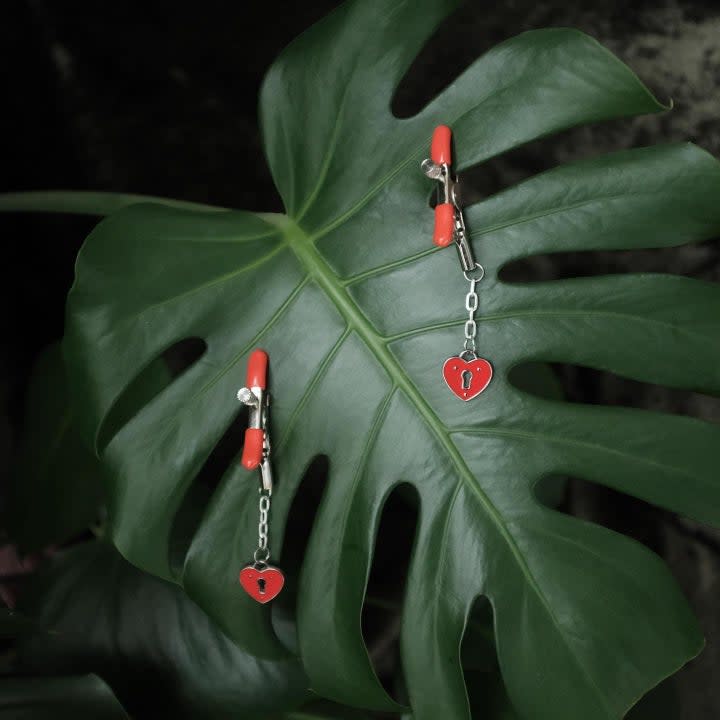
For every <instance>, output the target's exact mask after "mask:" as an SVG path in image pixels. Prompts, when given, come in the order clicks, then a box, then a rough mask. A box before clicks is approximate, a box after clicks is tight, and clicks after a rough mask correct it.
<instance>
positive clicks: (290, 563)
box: [281, 455, 329, 595]
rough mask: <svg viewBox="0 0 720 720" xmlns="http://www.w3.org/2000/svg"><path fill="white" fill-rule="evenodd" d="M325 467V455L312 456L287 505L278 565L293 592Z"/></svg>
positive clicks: (324, 481) (321, 490) (325, 475)
mask: <svg viewBox="0 0 720 720" xmlns="http://www.w3.org/2000/svg"><path fill="white" fill-rule="evenodd" d="M328 471H329V463H328V459H327V457H326V456H325V455H318V456H317V457H315V458H313V460H312V462H311V463H310V464H309V465H308V467H307V469H306V470H305V474H304V475H303V478H302V480H301V481H300V483H299V484H298V487H297V489H296V491H295V496H294V497H293V500H292V503H291V504H290V509H289V510H288V516H287V524H286V526H285V534H284V540H283V546H282V553H281V557H282V566H283V572H284V573H285V584H286V588H287V589H288V590H289V591H290V592H291V593H292V594H293V595H296V594H297V586H298V579H299V577H300V570H301V568H302V563H303V560H304V559H305V557H306V553H307V546H308V543H309V542H310V534H311V533H312V529H313V524H314V523H315V516H316V515H317V511H318V508H319V507H320V502H321V501H322V498H323V495H324V493H325V487H326V486H327V479H328Z"/></svg>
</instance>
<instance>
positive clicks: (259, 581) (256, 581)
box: [240, 563, 285, 605]
mask: <svg viewBox="0 0 720 720" xmlns="http://www.w3.org/2000/svg"><path fill="white" fill-rule="evenodd" d="M240 584H241V585H242V586H243V590H245V592H246V593H247V594H248V595H249V596H250V597H251V598H252V599H253V600H257V601H258V602H259V603H263V605H264V604H265V603H266V602H270V601H271V600H272V599H273V598H275V597H277V596H278V594H279V592H280V591H281V590H282V589H283V585H284V584H285V576H284V575H283V574H282V572H281V571H280V570H278V569H277V568H276V567H272V566H271V565H265V566H264V567H263V565H262V564H261V563H258V565H248V566H247V567H244V568H243V569H242V570H241V571H240Z"/></svg>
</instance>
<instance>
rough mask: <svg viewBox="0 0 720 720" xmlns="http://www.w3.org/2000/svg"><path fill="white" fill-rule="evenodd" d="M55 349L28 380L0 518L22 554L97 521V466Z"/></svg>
mask: <svg viewBox="0 0 720 720" xmlns="http://www.w3.org/2000/svg"><path fill="white" fill-rule="evenodd" d="M73 415H74V412H73V410H72V408H71V406H70V402H69V398H68V388H67V382H66V380H65V368H64V366H63V362H62V354H61V350H60V346H59V345H52V346H51V347H49V348H47V349H46V350H45V351H44V352H43V353H42V355H41V356H40V358H39V359H38V361H37V363H36V364H35V367H34V368H33V372H32V375H31V378H30V387H29V389H28V393H27V398H26V402H25V418H24V423H23V430H22V434H21V443H20V448H19V451H18V456H17V460H16V462H15V466H14V473H13V478H12V480H13V481H12V482H11V483H9V485H8V491H9V496H8V504H7V507H8V509H9V511H8V512H7V513H6V514H5V517H4V518H3V520H4V524H5V525H6V527H7V529H8V532H9V535H10V538H11V540H12V541H13V542H15V543H16V544H17V545H18V546H19V547H20V549H21V550H22V551H23V552H25V553H32V552H37V551H39V550H42V549H43V548H45V547H46V546H48V545H51V544H53V543H60V542H63V541H65V540H68V539H69V538H70V537H72V536H73V535H75V534H78V533H80V532H81V531H83V530H86V529H87V528H88V527H90V526H91V525H92V524H93V523H95V522H97V520H98V509H99V507H100V505H101V503H102V497H103V485H102V480H101V467H102V466H101V464H100V462H99V461H98V460H97V458H96V457H95V455H94V454H93V452H92V449H91V448H90V447H89V446H85V445H84V444H83V442H82V440H81V438H80V435H79V433H78V432H77V429H76V426H75V422H74V419H73Z"/></svg>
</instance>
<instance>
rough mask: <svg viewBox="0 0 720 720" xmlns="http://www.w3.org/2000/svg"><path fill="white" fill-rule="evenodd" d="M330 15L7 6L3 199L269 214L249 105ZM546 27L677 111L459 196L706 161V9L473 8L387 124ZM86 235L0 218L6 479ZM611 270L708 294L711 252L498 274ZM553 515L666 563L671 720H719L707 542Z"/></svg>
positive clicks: (590, 492)
mask: <svg viewBox="0 0 720 720" xmlns="http://www.w3.org/2000/svg"><path fill="white" fill-rule="evenodd" d="M336 4H337V3H336V2H331V1H329V0H326V1H324V2H306V3H290V2H287V3H248V2H232V3H231V2H207V1H206V2H202V3H197V2H193V3H183V2H174V3H170V2H152V1H151V0H146V1H145V2H137V1H136V0H133V1H128V0H125V1H124V2H122V3H106V2H89V1H84V2H80V1H74V2H73V1H69V0H65V1H62V2H52V1H51V0H25V1H24V2H21V1H19V0H10V2H3V3H2V7H1V9H0V10H1V13H2V15H1V16H0V79H1V80H2V96H1V97H2V101H1V102H0V111H1V113H0V115H1V117H0V123H2V130H3V132H2V134H1V135H0V168H2V172H1V173H0V191H11V190H12V191H15V190H39V189H49V188H53V189H92V190H112V191H120V192H136V193H146V194H152V195H162V196H170V197H176V198H182V199H187V200H194V201H199V202H207V203H212V204H217V205H223V206H229V207H236V208H245V209H252V210H262V211H279V210H282V207H281V204H280V200H279V197H278V195H277V193H276V192H275V190H274V188H273V186H272V182H271V180H270V176H269V173H268V171H267V169H266V167H265V164H264V161H263V157H262V151H261V147H260V139H259V132H258V125H257V112H256V107H257V94H258V89H259V86H260V82H261V80H262V77H263V74H264V72H265V71H266V69H267V68H268V66H269V65H270V63H271V62H272V60H273V58H274V57H275V56H276V55H277V54H278V52H279V51H280V50H281V49H282V47H283V46H284V45H285V44H287V43H288V42H289V41H290V40H291V39H292V38H293V37H295V36H296V35H297V34H298V33H299V32H301V31H302V30H303V29H304V28H305V27H307V26H308V25H310V24H312V23H313V22H314V21H315V20H317V19H319V18H320V17H322V16H323V15H324V14H325V13H326V12H328V11H329V10H330V9H332V8H333V7H334V6H335V5H336ZM546 26H572V27H578V28H580V29H582V30H584V31H586V32H588V33H589V34H591V35H593V36H595V37H596V38H598V39H599V40H600V41H601V42H603V43H604V44H605V45H607V46H608V47H609V48H610V49H611V50H613V52H615V53H616V54H618V55H619V56H620V57H621V58H622V59H623V60H624V61H626V62H627V63H628V64H629V65H630V66H631V67H632V68H633V69H634V70H635V71H636V72H638V73H639V74H640V76H641V78H642V79H643V80H644V81H645V82H646V83H647V84H648V85H649V86H650V87H651V89H652V90H653V91H654V92H655V93H656V95H657V96H658V97H659V98H660V99H661V100H667V99H669V98H672V99H673V101H674V103H675V108H674V110H673V111H672V112H671V113H667V114H665V115H663V116H660V117H653V118H640V119H635V120H630V121H622V122H618V123H611V124H608V125H604V126H602V127H593V128H583V129H579V130H576V131H572V132H567V133H563V134H562V135H560V136H558V137H556V138H551V139H546V140H542V141H539V142H535V143H532V144H530V145H528V146H525V147H524V148H521V149H520V150H517V151H514V152H512V153H509V154H507V155H505V156H504V157H502V158H500V159H497V160H494V161H492V162H490V163H488V164H486V165H484V166H483V167H482V168H480V169H478V170H476V171H473V172H472V173H471V174H470V177H469V178H466V180H467V181H468V182H469V183H470V184H471V185H472V186H473V187H474V191H475V192H476V193H478V194H481V195H486V194H489V193H492V192H495V191H497V190H498V189H499V188H501V187H504V186H506V185H508V184H511V183H513V182H516V181H518V180H519V179H521V178H523V177H526V176H528V175H532V174H534V173H536V172H538V171H540V170H543V169H545V168H547V167H551V166H553V165H556V164H558V163H560V162H565V161H568V160H571V159H574V158H579V157H587V156H591V155H595V154H599V153H602V152H606V151H610V150H614V149H620V148H624V147H631V146H636V145H647V144H651V143H656V142H664V141H671V140H684V139H690V140H693V141H695V142H696V143H698V144H699V145H701V146H702V147H704V148H705V149H707V150H709V151H710V152H712V153H713V154H715V155H716V156H720V3H717V2H714V1H713V0H705V1H704V2H703V1H701V0H643V1H642V2H621V1H619V0H615V1H608V0H605V1H603V2H601V1H600V0H597V1H595V0H592V1H591V0H585V1H584V2H576V3H573V4H572V5H571V4H569V3H565V2H561V1H559V0H540V1H539V2H531V0H508V1H506V2H504V3H498V4H494V3H493V4H491V3H480V2H474V3H469V5H468V6H467V7H465V8H463V9H462V10H460V12H459V13H458V14H457V15H455V16H454V17H453V18H451V19H450V20H449V21H448V22H447V23H446V24H445V25H444V26H443V27H442V28H441V29H440V30H439V32H438V34H437V35H436V37H435V38H434V39H433V40H432V41H431V43H430V44H429V45H428V47H427V48H426V49H425V50H424V51H423V53H422V54H421V55H420V56H419V58H418V60H417V61H416V63H415V65H414V66H413V68H412V69H411V71H410V73H409V74H408V76H407V77H406V78H405V80H404V81H403V83H402V85H401V87H400V89H399V90H398V93H397V96H396V99H395V104H394V109H395V111H396V112H397V114H399V115H410V114H412V113H413V112H416V111H417V110H418V109H419V108H421V107H422V106H423V105H424V103H425V102H427V100H428V99H429V98H431V97H432V96H433V94H434V93H435V92H437V91H438V90H439V89H441V88H442V87H443V86H444V85H446V84H447V83H448V82H449V81H450V80H451V79H452V77H453V76H454V75H455V74H457V73H458V72H459V71H461V70H462V69H463V68H464V67H465V66H466V65H468V64H469V63H470V62H472V60H473V59H475V58H476V57H477V56H478V55H479V54H481V53H482V52H483V51H484V50H486V49H488V48H490V47H492V46H493V45H494V44H496V43H497V42H499V41H501V40H504V39H505V38H507V37H510V36H512V35H515V34H517V33H518V32H521V31H523V30H526V29H529V28H534V27H546ZM93 224H94V221H93V220H91V219H87V218H79V217H72V218H67V217H61V216H55V215H47V216H32V217H31V216H20V215H9V216H4V217H3V216H0V237H1V238H2V245H1V246H0V247H1V248H2V250H1V251H2V254H3V261H4V262H3V263H2V291H3V305H2V307H3V310H4V312H3V325H2V328H1V331H2V336H3V346H4V347H3V352H2V354H1V355H0V363H1V365H0V378H1V379H0V400H2V404H3V407H4V408H5V412H4V413H3V416H2V423H3V427H2V431H1V433H0V449H2V451H3V452H2V466H1V467H0V471H2V472H3V476H4V477H5V476H6V474H7V468H8V462H9V460H8V458H9V457H10V452H8V450H10V449H11V448H12V445H13V442H14V438H15V437H16V436H17V429H18V427H19V425H18V424H19V422H20V421H21V414H22V400H23V395H24V392H25V388H26V384H27V379H28V373H29V370H30V367H31V364H32V362H33V360H34V359H35V357H36V356H37V353H38V352H39V350H40V349H41V348H42V347H44V346H45V345H47V344H48V343H49V342H51V341H52V340H55V339H58V338H59V337H60V336H61V334H62V324H63V306H64V296H65V294H66V292H67V290H68V289H69V287H70V284H71V282H72V271H73V261H74V257H75V254H76V252H77V250H78V248H79V246H80V243H81V242H82V239H83V237H84V235H85V234H87V232H88V231H89V229H90V228H91V227H92V226H93ZM624 271H633V272H637V271H653V272H675V273H680V274H685V275H691V276H694V277H701V278H704V279H708V280H717V279H718V275H719V271H720V253H719V250H718V244H717V243H716V242H710V243H704V244H701V245H698V246H694V247H690V248H679V249H667V250H661V251H643V252H627V253H622V252H615V253H582V254H579V253H567V254H562V255H558V256H553V257H552V258H550V257H545V258H536V259H534V260H533V261H532V262H524V263H522V264H519V265H517V266H516V267H515V268H513V269H512V270H511V272H512V273H514V274H516V275H517V276H519V277H536V278H547V279H550V278H555V277H565V276H573V275H587V274H602V273H607V272H624ZM556 371H557V373H558V377H559V378H560V379H561V381H562V383H563V385H564V388H565V391H566V393H567V395H568V397H569V398H570V399H571V400H573V401H581V402H590V403H608V404H623V405H630V406H635V407H645V408H650V409H655V410H661V411H665V412H674V413H682V414H687V415H691V416H695V417H700V418H703V419H707V420H714V421H718V420H720V403H718V402H717V401H715V400H712V399H710V398H707V397H703V396H698V395H695V394H693V393H685V392H678V391H669V390H666V389H664V388H660V387H655V386H651V385H646V384H641V383H635V382H630V381H624V380H622V379H621V378H617V377H615V376H611V375H607V374H604V373H600V372H594V371H589V370H578V369H577V368H570V367H562V366H558V367H557V368H556ZM565 505H566V508H565V509H567V510H568V511H571V512H574V513H576V514H578V515H581V516H583V517H587V518H589V519H592V520H593V521H595V522H600V523H602V524H604V525H607V526H609V527H612V528H615V529H618V530H620V531H622V532H625V533H626V534H628V535H631V536H633V537H636V538H637V539H639V540H640V541H642V542H645V543H646V544H648V545H649V546H650V547H652V548H653V549H654V550H655V551H656V552H659V553H660V554H662V555H663V556H664V557H665V559H666V560H667V561H668V563H669V564H670V567H671V568H672V571H673V573H674V574H675V576H676V577H677V578H678V580H679V582H680V584H681V585H682V587H683V589H684V591H685V593H686V594H687V596H688V597H689V599H690V602H691V604H692V605H693V607H694V609H695V610H696V612H697V613H698V615H699V617H700V619H701V623H702V626H703V628H704V631H705V633H706V635H707V637H708V647H707V649H706V650H705V651H704V653H703V654H702V656H701V657H700V658H699V659H698V660H696V661H694V662H693V663H691V664H690V666H689V667H688V668H686V669H685V670H683V671H682V672H681V673H680V675H679V676H678V677H677V678H676V679H675V680H674V681H673V683H674V685H675V686H676V688H677V689H678V692H679V697H680V708H681V709H680V717H682V718H683V719H687V720H690V719H692V720H705V719H706V718H707V719H708V720H710V719H712V718H717V717H720V692H719V691H718V690H717V689H716V687H717V685H718V683H717V678H718V670H719V669H720V609H718V602H717V598H718V597H719V594H720V533H718V532H716V531H713V530H711V529H709V528H706V527H702V526H699V525H697V524H695V523H690V522H688V521H685V520H682V519H678V518H674V517H672V516H671V515H669V514H668V513H665V512H662V511H658V510H655V509H653V508H651V507H648V506H647V505H645V504H644V503H641V502H638V501H634V500H632V499H630V498H626V497H624V496H620V495H618V494H615V493H613V492H612V491H609V490H606V489H603V488H599V487H596V486H592V485H588V484H584V483H582V482H580V481H573V482H572V483H571V485H570V489H569V492H568V495H567V498H566V500H565Z"/></svg>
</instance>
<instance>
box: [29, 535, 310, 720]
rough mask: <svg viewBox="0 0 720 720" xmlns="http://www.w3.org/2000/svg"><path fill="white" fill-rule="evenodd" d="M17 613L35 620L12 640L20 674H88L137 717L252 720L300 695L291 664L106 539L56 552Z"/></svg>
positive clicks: (299, 674)
mask: <svg viewBox="0 0 720 720" xmlns="http://www.w3.org/2000/svg"><path fill="white" fill-rule="evenodd" d="M22 610H23V611H24V612H25V613H26V615H27V616H28V617H30V618H33V619H34V621H35V622H36V625H37V629H36V630H35V632H33V633H31V634H27V633H26V634H25V635H23V636H22V637H21V639H20V641H19V648H18V656H19V667H20V668H21V669H22V670H23V671H24V672H33V673H42V674H49V673H52V674H54V673H58V672H65V673H67V672H72V673H88V672H92V673H95V674H97V675H99V676H101V677H102V678H103V679H104V680H105V681H106V682H108V683H109V685H110V686H111V687H112V688H113V690H114V691H115V693H116V694H117V696H118V697H119V698H120V699H121V700H122V701H123V704H124V705H125V707H126V708H128V710H130V711H131V712H132V713H133V715H138V716H139V717H173V718H208V719H210V718H228V717H242V718H247V719H248V720H250V719H251V718H266V717H267V716H268V715H269V714H270V713H273V712H278V711H282V710H287V709H292V708H295V707H297V706H298V705H300V703H301V702H302V701H303V700H304V699H306V698H307V696H308V692H307V690H306V688H307V678H306V677H305V675H304V673H303V671H302V668H301V667H300V664H299V662H298V661H297V660H295V659H292V658H288V659H286V660H283V661H268V660H260V659H258V658H255V657H252V656H251V655H248V654H247V653H244V652H242V651H241V650H240V649H239V648H238V647H236V646H235V645H234V644H233V643H232V641H231V640H229V639H228V638H227V637H225V636H224V635H223V634H222V633H221V632H220V631H219V630H218V629H217V627H215V626H214V625H213V623H212V622H211V621H210V620H209V619H208V617H207V616H206V615H205V614H204V613H203V612H202V611H201V610H200V609H199V608H198V607H197V606H196V605H195V604H194V603H193V602H192V601H191V600H189V599H188V598H187V597H186V596H185V594H184V593H183V592H182V590H181V589H180V588H178V587H177V586H175V585H172V584H170V583H167V582H164V581H162V580H158V579H157V578H154V577H152V576H150V575H147V574H146V573H143V572H141V571H139V570H138V569H137V568H134V567H133V566H132V565H130V564H129V563H127V562H126V561H125V560H124V559H123V558H122V557H121V556H120V555H119V554H118V553H117V552H116V551H115V549H114V548H112V547H111V546H110V545H108V544H106V543H102V542H91V543H87V544H85V545H80V546H76V547H74V548H72V549H70V550H67V551H65V552H64V553H62V554H60V555H58V556H57V557H55V558H54V560H53V562H52V564H51V565H50V566H49V567H47V568H45V569H44V570H42V571H41V572H40V574H39V575H38V577H36V578H34V582H33V584H32V585H31V586H30V588H29V589H28V591H27V592H26V593H25V594H24V596H23V604H22ZM89 619H90V620H89Z"/></svg>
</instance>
